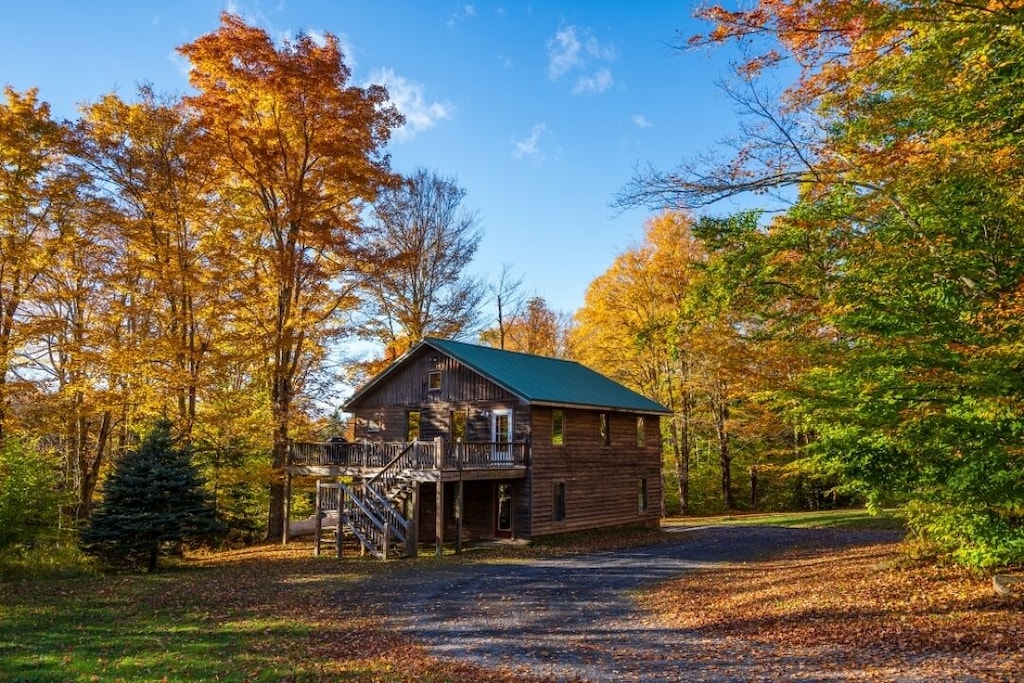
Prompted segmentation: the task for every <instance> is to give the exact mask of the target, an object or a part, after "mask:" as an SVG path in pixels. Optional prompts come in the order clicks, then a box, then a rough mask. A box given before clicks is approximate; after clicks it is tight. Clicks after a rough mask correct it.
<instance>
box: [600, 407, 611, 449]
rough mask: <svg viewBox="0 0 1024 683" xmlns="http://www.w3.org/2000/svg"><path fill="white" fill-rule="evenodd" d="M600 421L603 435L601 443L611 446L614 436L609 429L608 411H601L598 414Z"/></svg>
mask: <svg viewBox="0 0 1024 683" xmlns="http://www.w3.org/2000/svg"><path fill="white" fill-rule="evenodd" d="M598 421H599V427H598V429H599V432H600V435H601V445H602V446H610V445H611V444H612V437H611V434H610V433H609V429H608V413H601V414H600V415H599V416H598Z"/></svg>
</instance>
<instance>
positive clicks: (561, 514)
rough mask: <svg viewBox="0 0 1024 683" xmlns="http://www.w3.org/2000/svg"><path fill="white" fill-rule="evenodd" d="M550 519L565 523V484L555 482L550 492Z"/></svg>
mask: <svg viewBox="0 0 1024 683" xmlns="http://www.w3.org/2000/svg"><path fill="white" fill-rule="evenodd" d="M551 508H552V509H551V519H552V520H553V521H555V522H564V521H565V482H564V481H556V482H555V484H554V490H553V491H552V506H551Z"/></svg>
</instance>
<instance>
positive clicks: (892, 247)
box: [625, 0, 1024, 566]
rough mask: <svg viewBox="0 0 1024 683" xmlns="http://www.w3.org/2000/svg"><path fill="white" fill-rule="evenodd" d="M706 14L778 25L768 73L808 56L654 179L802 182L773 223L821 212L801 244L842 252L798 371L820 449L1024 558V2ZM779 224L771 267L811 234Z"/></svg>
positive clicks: (951, 531)
mask: <svg viewBox="0 0 1024 683" xmlns="http://www.w3.org/2000/svg"><path fill="white" fill-rule="evenodd" d="M702 15H703V16H704V17H705V18H707V19H709V20H710V21H712V22H713V24H714V27H713V28H712V30H711V31H710V32H709V33H708V34H706V35H704V36H699V37H697V38H696V39H695V40H696V42H697V43H702V44H715V43H720V42H726V41H736V42H738V43H743V44H747V45H758V46H764V49H763V50H761V51H759V52H754V53H748V55H747V59H746V61H745V62H744V63H743V64H742V65H741V73H742V74H743V75H744V76H745V77H746V78H747V79H748V80H747V82H749V83H751V84H753V83H755V79H756V78H757V77H758V76H760V75H761V74H764V73H766V69H768V68H769V67H771V66H772V65H776V64H779V63H781V62H783V61H785V60H791V61H792V62H794V63H795V64H796V65H797V67H798V76H797V78H796V80H795V81H794V82H793V84H792V85H791V86H790V87H788V88H786V89H785V90H784V91H783V92H782V94H781V97H780V99H779V101H772V100H771V99H770V98H765V97H762V95H763V92H764V91H763V90H757V89H755V90H753V91H752V92H754V93H757V94H756V95H754V96H752V97H751V98H750V99H748V100H747V102H748V103H749V104H750V105H751V106H750V107H749V108H750V109H751V110H753V111H756V112H757V113H758V114H759V115H760V116H761V119H762V121H763V122H764V123H765V125H766V126H767V128H766V129H765V130H766V131H768V132H770V134H768V133H765V132H762V133H761V134H758V135H754V136H751V137H750V138H749V139H748V140H747V141H744V142H743V143H742V144H741V145H740V148H739V151H738V153H737V154H736V155H735V156H733V157H731V158H728V159H726V160H725V162H724V163H722V164H704V165H702V164H701V163H699V162H698V163H692V162H691V163H684V164H683V165H682V166H681V167H680V168H679V169H678V172H676V173H669V174H662V173H657V174H654V175H652V176H647V177H639V178H638V179H637V184H636V185H635V186H634V188H640V189H642V190H649V191H651V192H650V193H649V194H648V195H647V196H648V197H657V198H659V199H660V200H663V201H670V202H673V203H674V204H675V205H685V206H696V205H698V204H700V203H702V202H703V203H706V202H708V201H713V200H715V199H716V198H721V197H727V196H732V195H735V194H738V193H741V192H745V191H750V190H754V191H761V192H765V191H772V190H773V189H778V188H784V187H789V188H791V190H792V191H794V192H795V193H796V204H795V205H794V206H793V208H792V209H790V210H789V211H788V212H787V213H786V214H785V215H784V216H780V217H779V218H778V219H776V220H775V221H774V222H773V224H772V226H771V227H770V228H769V230H770V231H771V232H777V233H778V234H779V235H788V236H789V237H790V238H791V237H793V236H794V235H795V233H798V232H799V231H800V230H801V229H803V230H804V231H806V233H807V234H808V235H809V236H810V239H808V240H807V244H808V245H815V248H814V250H808V251H804V252H803V254H802V255H801V257H800V261H799V263H801V264H802V265H805V266H809V265H811V264H813V263H814V262H815V261H820V262H823V263H828V264H832V265H833V266H835V270H834V272H832V273H827V272H824V271H823V272H822V276H821V280H820V281H819V282H820V286H819V287H817V288H814V287H809V288H804V291H805V292H809V291H816V292H818V293H820V294H821V295H822V296H821V297H820V298H819V299H818V300H817V304H816V305H817V306H818V312H819V314H820V315H819V319H818V321H817V326H818V332H816V333H815V334H814V335H813V336H814V337H815V338H816V339H818V340H819V341H820V342H821V343H820V344H819V345H817V346H818V351H817V352H816V353H815V354H814V355H813V356H811V357H810V358H811V360H812V361H813V362H812V363H810V364H808V365H807V366H805V367H803V368H802V369H801V370H800V373H799V377H798V378H797V380H796V382H795V383H794V385H793V387H794V388H795V389H796V391H793V392H791V393H790V397H791V398H792V399H793V401H792V402H791V404H790V410H792V414H793V415H794V418H795V419H796V420H798V421H799V422H800V423H802V424H803V425H805V426H806V428H807V430H808V432H809V433H813V435H814V438H813V439H812V440H810V442H809V443H808V444H807V448H806V449H805V453H806V455H807V456H808V462H810V463H812V464H814V465H815V466H817V468H818V469H819V470H820V471H825V472H829V473H831V474H834V475H837V476H839V477H841V478H842V480H843V481H844V483H845V486H846V488H847V489H848V490H851V491H856V492H860V493H862V494H863V495H866V496H867V497H868V500H869V501H870V502H871V503H872V504H873V505H879V504H881V503H882V502H885V501H888V500H892V499H894V498H895V499H896V500H901V499H905V500H909V503H910V504H909V506H908V510H909V511H910V524H911V527H912V528H913V529H914V531H915V532H916V533H917V534H918V535H919V536H920V537H921V538H924V539H927V540H929V541H931V542H933V543H935V545H936V546H937V548H938V549H940V550H941V551H943V552H948V553H950V554H951V555H952V556H953V557H954V558H955V559H957V560H958V561H960V562H963V563H965V564H970V565H974V566H990V565H997V564H1002V563H1007V562H1019V561H1020V559H1021V558H1022V557H1024V513H1022V510H1024V468H1022V467H1021V462H1020V456H1019V447H1018V443H1017V440H1018V437H1017V436H1016V435H1018V434H1019V433H1020V431H1021V429H1022V422H1021V420H1020V417H1019V412H1017V411H1016V410H1015V409H1014V408H1012V406H1018V405H1020V396H1021V395H1022V394H1024V385H1022V382H1021V378H1020V373H1019V371H1018V368H1019V364H1020V362H1021V356H1020V348H1021V347H1020V335H1019V332H1020V330H1019V328H1018V326H1017V325H1016V324H1015V323H1011V322H1010V318H1009V317H1006V315H1005V314H1007V313H1008V312H1009V311H1017V310H1018V309H1017V306H1016V302H1017V301H1018V300H1019V299H1018V292H1019V290H1020V288H1021V283H1022V282H1024V259H1021V258H1020V254H1021V245H1022V244H1024V231H1022V226H1024V214H1022V212H1021V209H1022V206H1024V203H1022V201H1021V199H1022V193H1021V187H1024V185H1022V183H1021V180H1022V175H1024V165H1021V164H1020V161H1019V154H1018V153H1017V151H1018V150H1019V146H1020V144H1021V133H1020V130H1021V129H1020V126H1019V125H1018V123H1019V121H1020V112H1019V111H1018V107H1017V106H1016V104H1014V103H1013V102H1014V99H1015V96H1014V93H1015V92H1016V90H1017V88H1018V87H1019V85H1020V84H1021V83H1022V82H1024V69H1022V67H1021V64H1024V59H1022V57H1024V37H1022V35H1021V33H1020V31H1019V25H1020V18H1021V10H1020V8H1018V7H1015V6H1011V5H1005V4H1003V5H1000V4H981V3H971V2H967V3H960V2H945V1H941V0H940V1H938V2H910V3H895V2H876V3H863V2H857V1H854V0H849V1H843V2H795V1H794V2H790V1H788V0H783V1H782V2H776V1H775V0H764V1H763V2H759V3H755V5H754V6H752V7H750V8H747V9H742V10H738V11H732V10H727V9H725V8H723V7H719V6H713V7H710V8H707V9H705V10H702ZM762 105H763V106H762ZM778 112H785V115H779V114H778ZM642 197H643V194H642V193H627V196H626V197H625V198H626V199H640V198H642ZM822 237H825V238H826V240H825V243H824V244H820V243H819V244H815V243H817V242H818V240H819V239H820V238H822ZM773 242H774V247H773V249H775V248H777V249H775V250H774V251H771V252H770V253H768V254H766V255H767V256H768V259H767V260H766V261H764V263H765V264H767V265H768V266H769V267H771V266H774V265H778V264H780V263H782V262H783V261H784V259H786V258H787V257H788V256H790V255H792V252H791V251H789V250H788V249H787V248H786V247H784V246H783V245H784V243H785V240H773ZM762 272H767V271H762ZM807 272H810V271H807ZM1009 315H1011V316H1012V315H1014V314H1009ZM806 320H808V321H809V320H810V317H808V318H807V319H806ZM804 329H811V327H810V325H809V324H808V325H806V326H805V327H804ZM826 351H827V353H826Z"/></svg>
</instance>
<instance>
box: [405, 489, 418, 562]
mask: <svg viewBox="0 0 1024 683" xmlns="http://www.w3.org/2000/svg"><path fill="white" fill-rule="evenodd" d="M409 502H410V504H411V505H412V514H411V515H410V519H409V531H408V533H407V534H406V537H405V554H406V557H416V555H418V554H419V539H418V538H417V537H418V536H419V533H420V483H419V482H418V481H417V482H413V485H412V498H411V499H410V501H409Z"/></svg>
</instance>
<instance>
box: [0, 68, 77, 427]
mask: <svg viewBox="0 0 1024 683" xmlns="http://www.w3.org/2000/svg"><path fill="white" fill-rule="evenodd" d="M4 95H5V98H6V102H5V103H4V104H3V105H0V440H2V439H3V438H4V437H6V436H7V433H8V431H9V429H8V428H9V426H10V425H9V418H10V404H11V391H12V388H11V386H12V385H11V382H12V379H13V377H12V371H13V370H14V368H13V365H12V363H13V360H14V357H15V354H16V352H17V351H18V350H19V349H21V348H24V347H25V346H26V344H29V343H30V335H29V333H28V331H27V327H28V323H27V322H26V320H25V319H24V317H23V316H24V313H25V304H26V302H27V300H29V299H30V298H31V296H32V293H33V289H34V287H35V285H36V282H37V280H38V278H39V276H40V274H41V273H42V272H44V271H45V270H46V268H47V266H48V260H49V257H50V256H51V255H52V252H53V250H54V246H55V244H56V237H57V230H56V228H55V223H56V222H57V221H58V220H59V219H60V217H61V216H62V215H63V214H65V213H66V212H68V211H71V210H72V209H73V208H74V206H75V202H76V199H77V196H76V191H77V188H78V185H79V178H78V177H77V176H76V175H75V174H74V173H72V172H70V171H69V169H68V166H67V164H66V161H67V154H66V148H65V143H66V134H67V131H66V129H65V128H64V127H63V126H62V125H60V124H59V123H57V122H55V121H53V120H52V119H51V118H50V108H49V105H47V104H46V103H45V102H39V100H38V99H37V97H36V91H35V90H29V91H27V92H26V93H24V94H19V93H17V92H15V91H14V90H13V89H11V88H10V87H5V88H4Z"/></svg>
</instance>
